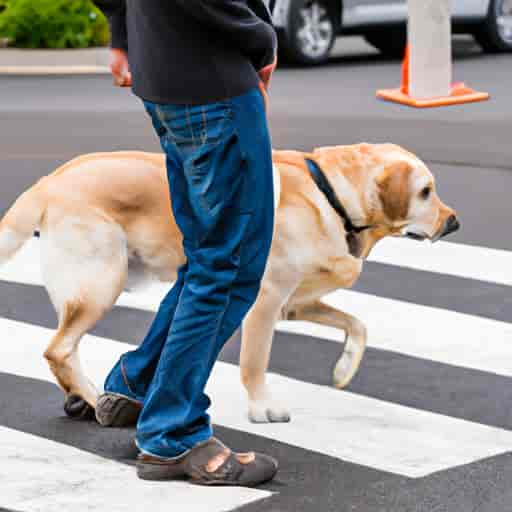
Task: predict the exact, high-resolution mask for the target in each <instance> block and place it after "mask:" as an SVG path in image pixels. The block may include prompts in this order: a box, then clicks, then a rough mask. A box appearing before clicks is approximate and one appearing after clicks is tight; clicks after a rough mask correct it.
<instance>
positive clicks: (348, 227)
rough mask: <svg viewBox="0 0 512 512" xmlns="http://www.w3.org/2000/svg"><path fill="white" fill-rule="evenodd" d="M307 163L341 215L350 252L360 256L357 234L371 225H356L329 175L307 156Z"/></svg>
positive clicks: (312, 174)
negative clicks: (335, 190) (333, 186)
mask: <svg viewBox="0 0 512 512" xmlns="http://www.w3.org/2000/svg"><path fill="white" fill-rule="evenodd" d="M305 160H306V164H307V166H308V170H309V174H310V175H311V178H312V179H313V181H314V182H315V183H316V185H317V187H318V188H319V189H320V190H321V191H322V193H323V194H324V196H325V198H326V199H327V201H328V202H329V204H330V205H331V207H332V208H333V209H334V210H335V211H336V213H337V214H338V215H339V216H340V218H341V220H342V221H343V225H344V226H345V232H346V237H347V244H348V247H349V250H350V254H352V256H354V257H356V258H358V257H359V256H360V252H361V250H360V249H361V248H360V243H359V240H358V238H357V236H356V235H357V234H359V233H361V232H362V231H365V230H366V229H369V228H371V226H355V225H354V223H353V222H352V220H351V218H350V217H349V215H348V213H347V210H345V208H344V207H343V205H342V204H341V202H340V200H339V199H338V196H337V195H336V193H335V192H334V190H333V188H332V186H331V184H330V183H329V180H328V179H327V176H326V175H325V174H324V172H323V171H322V169H321V168H320V166H319V165H318V164H317V163H316V162H315V161H314V160H311V159H309V158H306V159H305Z"/></svg>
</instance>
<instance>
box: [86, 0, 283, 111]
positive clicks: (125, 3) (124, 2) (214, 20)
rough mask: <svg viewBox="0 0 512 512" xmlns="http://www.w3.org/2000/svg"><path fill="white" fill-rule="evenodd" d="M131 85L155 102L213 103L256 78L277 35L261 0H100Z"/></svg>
mask: <svg viewBox="0 0 512 512" xmlns="http://www.w3.org/2000/svg"><path fill="white" fill-rule="evenodd" d="M95 3H96V4H97V5H98V7H100V9H102V10H103V11H104V12H105V14H106V15H107V17H108V19H109V22H110V27H111V32H112V41H111V45H112V47H113V48H122V49H125V50H127V51H128V60H129V63H130V69H131V72H132V76H133V90H134V92H135V94H137V95H138V96H140V97H141V98H143V99H146V100H149V101H153V102H155V103H181V104H183V103H195V104H200V103H209V102H213V101H218V100H221V99H224V98H229V97H233V96H237V95H240V94H243V93H245V92H247V91H248V90H249V89H251V88H252V87H255V86H257V85H258V81H259V79H258V75H257V71H258V70H260V69H261V68H263V67H264V66H266V65H268V64H270V63H271V62H272V61H273V59H274V56H275V52H276V45H277V39H276V34H275V31H274V29H273V27H272V24H271V17H270V13H269V11H268V9H267V7H266V5H265V4H264V3H263V0H95Z"/></svg>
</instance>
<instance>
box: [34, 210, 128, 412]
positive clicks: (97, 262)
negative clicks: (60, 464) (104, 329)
mask: <svg viewBox="0 0 512 512" xmlns="http://www.w3.org/2000/svg"><path fill="white" fill-rule="evenodd" d="M53 214H54V218H51V217H50V218H49V219H48V222H46V223H45V226H44V227H43V229H42V230H41V249H42V270H43V280H44V283H45V286H46V288H47V290H48V293H49V295H50V298H51V300H52V303H53V305H54V307H55V309H56V311H57V315H58V319H59V325H58V330H57V332H56V334H55V336H54V337H53V339H52V340H51V342H50V344H49V346H48V348H47V350H46V351H45V354H44V355H45V357H46V359H47V360H48V363H49V365H50V369H51V370H52V372H53V374H54V375H55V378H56V380H57V382H58V384H59V385H60V387H61V388H62V389H63V391H64V393H65V395H66V402H65V406H64V409H65V411H66V413H67V414H68V415H69V416H72V417H77V418H87V417H93V413H94V407H95V405H96V400H97V397H98V391H97V389H96V387H95V386H94V384H93V383H92V382H91V381H90V380H89V379H88V378H87V376H86V375H85V373H84V371H83V368H82V365H81V363H80V356H79V352H78V346H79V343H80V340H81V338H82V337H83V335H84V334H85V333H86V332H87V331H88V330H89V329H91V328H92V327H94V325H95V324H96V323H97V322H98V320H99V319H100V318H101V317H102V316H103V315H104V314H105V313H106V312H107V311H108V310H109V309H110V308H111V307H112V306H113V304H114V303H115V301H116V299H117V297H118V296H119V294H120V293H121V291H122V289H123V287H124V283H125V280H126V274H127V250H126V241H125V236H124V233H123V231H122V230H121V228H120V227H119V226H118V225H117V224H115V223H113V222H111V221H109V220H108V219H104V218H101V217H98V216H97V215H89V216H86V215H81V216H80V217H75V218H73V217H72V216H69V215H66V216H63V217H62V216H57V215H56V214H55V212H53ZM55 217H56V218H55Z"/></svg>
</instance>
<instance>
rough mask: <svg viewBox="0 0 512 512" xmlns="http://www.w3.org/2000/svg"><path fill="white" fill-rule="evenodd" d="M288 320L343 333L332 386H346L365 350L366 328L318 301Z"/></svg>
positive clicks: (353, 318) (302, 307)
mask: <svg viewBox="0 0 512 512" xmlns="http://www.w3.org/2000/svg"><path fill="white" fill-rule="evenodd" d="M288 319H289V320H307V321H310V322H315V323H319V324H323V325H328V326H329V327H337V328H338V329H342V330H344V331H345V334H346V336H345V350H344V351H343V354H342V355H341V357H340V359H339V360H338V362H337V363H336V366H335V367H334V375H333V376H334V385H335V386H336V387H337V388H338V389H341V388H344V387H345V386H347V385H348V384H349V383H350V381H351V380H352V378H353V377H354V375H355V374H356V373H357V370H358V369H359V365H360V364H361V360H362V359H363V355H364V351H365V348H366V327H365V326H364V325H363V324H362V323H361V322H360V321H359V320H358V319H357V318H355V317H353V316H351V315H349V314H347V313H344V312H343V311H339V310H338V309H335V308H333V307H331V306H328V305H327V304H324V303H323V302H320V301H315V302H313V303H311V304H308V305H306V306H301V307H300V308H297V309H296V310H294V311H293V312H292V313H291V316H290V318H288Z"/></svg>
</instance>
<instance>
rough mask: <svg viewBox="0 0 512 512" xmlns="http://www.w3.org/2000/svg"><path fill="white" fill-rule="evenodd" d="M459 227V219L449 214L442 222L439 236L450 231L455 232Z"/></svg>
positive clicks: (446, 234) (448, 233) (445, 234)
mask: <svg viewBox="0 0 512 512" xmlns="http://www.w3.org/2000/svg"><path fill="white" fill-rule="evenodd" d="M459 228H460V222H459V219H457V217H456V216H455V215H450V216H449V217H448V218H447V219H446V222H445V223H444V226H443V229H442V230H441V235H440V237H444V236H448V235H450V234H451V233H455V231H458V230H459Z"/></svg>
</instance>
